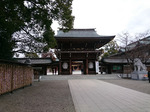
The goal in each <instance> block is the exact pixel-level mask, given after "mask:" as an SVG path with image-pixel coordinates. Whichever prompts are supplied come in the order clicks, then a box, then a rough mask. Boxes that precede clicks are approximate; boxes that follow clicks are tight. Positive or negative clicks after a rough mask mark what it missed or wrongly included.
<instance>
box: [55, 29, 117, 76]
mask: <svg viewBox="0 0 150 112" xmlns="http://www.w3.org/2000/svg"><path fill="white" fill-rule="evenodd" d="M114 37H115V36H102V35H98V34H97V33H96V31H95V29H72V30H70V31H69V32H63V31H61V30H60V31H58V34H57V35H56V36H55V39H56V41H57V45H58V46H57V52H56V54H57V57H58V59H59V67H58V68H59V70H58V74H64V75H68V74H72V73H73V70H76V69H77V70H81V71H82V73H83V74H96V69H97V66H96V62H97V61H98V60H97V59H98V56H99V55H100V54H101V51H99V50H96V49H97V48H100V47H102V46H103V45H105V44H107V43H108V42H109V41H111V40H112V39H113V38H114Z"/></svg>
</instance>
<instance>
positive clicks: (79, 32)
mask: <svg viewBox="0 0 150 112" xmlns="http://www.w3.org/2000/svg"><path fill="white" fill-rule="evenodd" d="M55 37H86V38H87V37H111V36H102V35H98V34H97V32H96V31H95V29H72V30H70V31H69V32H63V31H62V30H60V31H58V33H57V35H56V36H55Z"/></svg>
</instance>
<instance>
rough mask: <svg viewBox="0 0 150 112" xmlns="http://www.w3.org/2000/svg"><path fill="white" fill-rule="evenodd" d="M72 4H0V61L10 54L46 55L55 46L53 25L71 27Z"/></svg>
mask: <svg viewBox="0 0 150 112" xmlns="http://www.w3.org/2000/svg"><path fill="white" fill-rule="evenodd" d="M71 5H72V0H1V1H0V48H1V49H0V59H11V58H12V57H13V55H14V53H18V52H19V53H36V52H39V53H40V52H46V51H48V49H49V48H50V47H55V46H56V41H55V39H54V31H53V29H52V28H51V25H52V23H53V21H58V23H59V25H60V29H62V30H64V31H68V30H70V29H71V28H72V27H73V21H74V17H73V16H72V15H71V14H72V7H71Z"/></svg>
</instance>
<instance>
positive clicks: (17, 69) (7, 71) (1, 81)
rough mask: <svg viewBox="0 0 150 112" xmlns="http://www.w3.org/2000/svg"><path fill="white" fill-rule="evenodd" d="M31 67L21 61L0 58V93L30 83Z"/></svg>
mask: <svg viewBox="0 0 150 112" xmlns="http://www.w3.org/2000/svg"><path fill="white" fill-rule="evenodd" d="M32 77H33V69H32V68H31V67H30V66H28V65H26V64H21V63H14V62H10V61H3V60H0V95H1V94H4V93H7V92H11V91H13V90H15V89H18V88H22V87H24V86H27V85H31V84H32Z"/></svg>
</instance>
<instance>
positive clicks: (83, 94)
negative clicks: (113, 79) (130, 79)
mask: <svg viewBox="0 0 150 112" xmlns="http://www.w3.org/2000/svg"><path fill="white" fill-rule="evenodd" d="M68 82H69V86H70V90H71V94H72V97H73V101H74V105H75V109H76V112H150V95H149V94H145V93H142V92H138V91H135V90H132V89H127V88H124V87H121V86H117V85H114V84H110V83H107V82H104V81H100V80H69V81H68Z"/></svg>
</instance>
